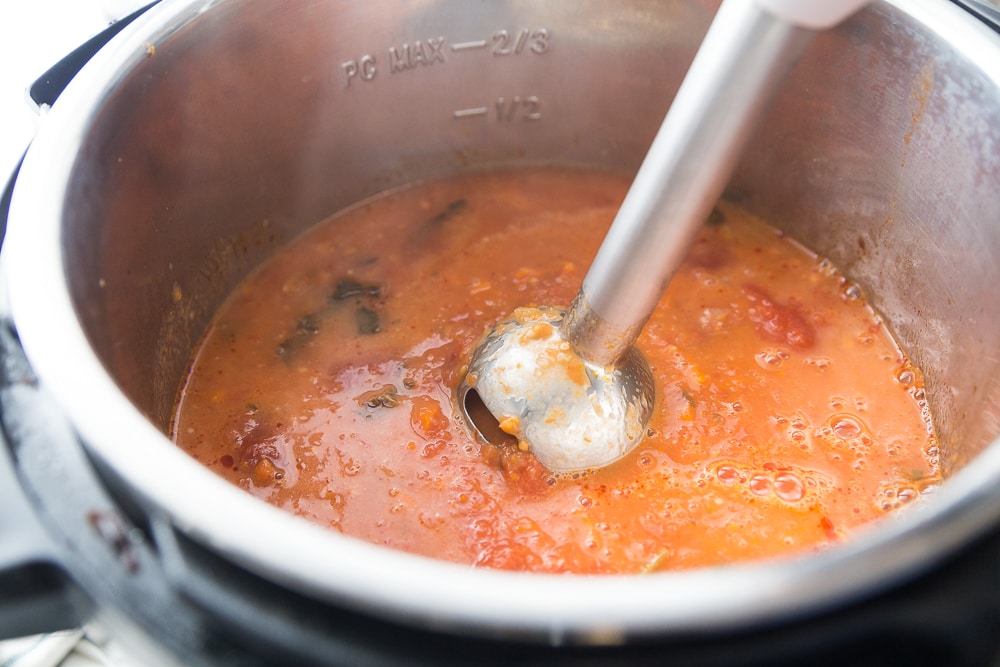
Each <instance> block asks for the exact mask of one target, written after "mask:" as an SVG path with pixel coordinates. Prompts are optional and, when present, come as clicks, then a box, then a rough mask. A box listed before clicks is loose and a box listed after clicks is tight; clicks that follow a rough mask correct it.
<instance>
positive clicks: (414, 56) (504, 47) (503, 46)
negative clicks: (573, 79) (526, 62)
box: [340, 28, 552, 88]
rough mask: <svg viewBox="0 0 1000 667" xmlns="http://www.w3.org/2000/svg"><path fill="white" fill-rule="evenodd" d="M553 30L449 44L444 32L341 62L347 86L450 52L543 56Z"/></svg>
mask: <svg viewBox="0 0 1000 667" xmlns="http://www.w3.org/2000/svg"><path fill="white" fill-rule="evenodd" d="M551 36H552V33H551V31H550V30H549V29H548V28H518V29H515V30H507V29H506V28H501V29H499V30H494V31H493V33H492V34H491V35H490V38H489V39H474V40H467V41H463V42H453V43H449V40H448V38H447V37H445V36H444V35H438V36H435V37H428V38H427V39H415V40H412V41H407V42H401V43H399V44H393V45H392V46H389V47H388V48H387V49H386V50H385V58H384V59H382V58H380V57H379V56H377V55H376V54H375V53H374V52H372V53H365V54H362V55H361V56H359V57H357V58H351V59H349V60H344V61H341V63H340V70H341V72H342V74H343V76H344V87H345V88H350V87H351V84H353V83H366V82H371V81H374V80H375V79H376V78H377V77H378V74H379V73H380V72H383V71H387V72H388V73H389V74H399V73H401V72H409V71H413V70H417V69H423V68H426V67H430V66H432V65H439V64H445V63H447V62H448V54H462V53H474V52H478V51H488V52H489V53H490V55H492V56H495V57H503V56H519V55H522V54H535V55H543V54H545V53H548V52H549V49H550V47H551V38H552V37H551Z"/></svg>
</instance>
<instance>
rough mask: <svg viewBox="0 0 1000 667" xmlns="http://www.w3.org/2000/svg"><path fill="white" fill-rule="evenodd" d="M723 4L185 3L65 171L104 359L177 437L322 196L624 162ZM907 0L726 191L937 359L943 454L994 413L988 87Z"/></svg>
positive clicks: (636, 152) (828, 65) (889, 9)
mask: <svg viewBox="0 0 1000 667" xmlns="http://www.w3.org/2000/svg"><path fill="white" fill-rule="evenodd" d="M709 5H711V3H704V2H694V1H680V0H676V1H663V0H657V1H645V0H630V1H628V2H619V3H615V4H614V5H613V6H612V5H609V4H607V3H603V2H596V1H586V2H574V3H565V2H554V1H553V2H550V1H544V0H535V1H533V2H514V1H509V2H465V1H463V2H458V1H452V2H445V1H429V0H419V1H418V0H413V1H409V2H405V3H399V2H396V1H395V0H393V1H391V2H390V1H388V0H383V1H370V2H363V3H362V2H354V3H332V2H326V3H296V4H291V5H289V4H280V5H278V4H275V3H271V2H265V1H263V0H247V1H245V2H238V3H237V2H222V3H218V4H216V5H215V6H212V7H210V8H209V9H207V10H205V11H201V12H194V11H192V12H191V13H190V15H183V16H181V17H179V18H178V19H177V21H176V24H175V25H170V26H168V27H167V28H164V29H163V30H162V31H161V33H160V34H158V35H157V39H156V40H155V41H151V42H150V43H148V44H146V45H145V49H144V51H143V52H141V53H137V54H135V55H134V57H133V58H132V60H131V61H130V66H129V67H127V68H122V69H120V71H119V73H118V74H115V76H116V77H118V79H116V80H115V81H114V82H113V83H114V85H113V86H112V87H110V88H109V90H108V92H107V95H106V97H105V99H104V101H103V104H102V105H101V106H100V108H99V109H97V110H96V111H95V113H94V115H93V118H92V119H91V124H90V126H89V129H88V131H87V132H86V134H85V136H84V137H83V138H82V145H81V146H80V149H79V151H78V155H77V158H76V162H75V164H74V166H73V169H72V172H71V177H70V181H69V183H68V190H67V192H66V198H65V202H64V210H63V223H62V224H63V227H62V243H63V246H64V249H65V252H66V257H65V262H66V270H67V280H68V282H69V285H70V290H71V296H72V300H73V304H74V307H75V309H76V312H77V315H78V317H79V319H80V321H81V322H82V325H83V328H84V330H85V332H86V334H87V336H88V338H89V340H90V342H91V344H92V345H93V347H94V349H95V351H96V353H97V355H98V356H99V358H100V360H101V362H102V363H103V365H104V366H105V367H106V369H107V370H108V372H109V373H110V374H111V375H112V376H113V378H114V379H115V381H116V382H117V384H118V385H119V386H120V387H121V388H122V390H123V391H124V392H125V393H126V394H127V396H128V397H129V398H130V399H131V401H132V402H133V403H134V405H135V406H136V407H137V408H138V409H139V410H141V411H142V412H143V413H145V414H146V415H147V416H148V417H149V419H150V420H152V421H153V422H154V423H155V424H156V425H157V426H158V427H159V428H161V429H162V430H164V431H166V429H167V428H168V426H169V422H170V418H171V409H172V406H173V404H174V401H175V398H176V395H177V391H178V387H179V386H180V384H181V382H182V380H183V377H184V374H185V371H186V370H187V366H188V363H189V359H190V356H191V354H192V351H193V349H194V346H195V345H196V344H197V342H198V341H199V338H200V337H201V336H202V334H203V332H204V330H205V327H206V325H207V323H208V321H209V319H210V317H211V316H212V314H213V312H214V311H215V310H216V308H217V307H218V306H219V304H220V303H221V301H222V299H223V298H224V297H225V296H226V295H227V293H229V291H230V290H231V289H232V288H233V286H234V285H235V284H236V283H237V282H238V281H239V280H240V279H241V278H243V277H244V276H245V275H246V274H247V272H248V271H250V270H251V269H253V268H254V267H255V266H256V265H258V264H259V263H260V262H261V261H262V260H264V259H265V258H267V257H268V256H269V255H270V254H271V253H273V252H274V251H275V250H276V249H277V248H279V247H280V246H282V244H284V243H285V242H287V241H289V240H290V239H292V238H293V237H295V236H296V235H297V234H299V233H300V232H302V231H304V230H305V229H307V228H309V227H310V226H311V225H313V224H315V223H317V222H319V221H321V220H323V219H325V218H327V217H328V216H330V215H331V214H332V213H334V212H336V211H338V210H341V209H343V208H345V207H348V206H350V205H352V204H354V203H356V202H359V201H362V200H365V199H366V198H370V197H372V196H374V195H376V194H378V193H380V192H384V191H386V190H389V189H392V188H396V187H399V186H402V185H405V184H409V183H414V182H418V181H421V180H428V179H433V178H436V177H440V176H446V175H450V174H456V173H460V172H466V171H470V170H483V169H488V168H492V167H496V166H504V167H511V166H517V165H535V164H566V165H587V166H594V167H600V168H606V169H611V170H626V171H631V170H635V169H636V168H637V167H638V164H639V162H640V161H641V159H642V157H643V155H644V153H645V151H646V149H647V147H648V145H649V143H650V142H651V140H652V137H653V134H654V132H655V130H656V128H657V127H658V125H659V123H660V121H661V120H662V117H663V115H664V114H665V112H666V110H667V108H668V106H669V104H670V101H671V99H672V97H673V95H674V93H675V92H676V89H677V87H678V85H679V83H680V81H681V78H682V77H683V75H684V73H685V71H686V69H687V66H688V65H689V64H690V61H691V59H692V58H693V55H694V52H695V50H696V48H697V46H698V43H699V42H700V39H701V37H702V36H703V34H704V32H705V30H706V29H707V26H708V24H709V22H710V20H711V17H712V14H713V11H714V6H709ZM901 6H903V3H898V6H897V4H892V3H886V2H876V3H875V4H873V5H872V6H870V7H868V8H867V9H865V10H864V11H862V12H861V13H860V14H858V15H856V16H855V17H853V18H851V19H850V20H849V21H848V22H847V23H845V24H844V25H842V26H840V27H839V28H837V29H836V30H834V31H832V32H829V33H824V34H821V35H819V36H818V37H817V38H816V39H815V41H814V42H813V43H812V45H811V46H810V48H809V50H808V51H807V53H806V55H805V56H804V58H803V60H802V61H801V63H800V64H799V65H798V66H797V68H796V69H795V70H794V72H793V74H792V76H791V78H790V80H789V81H788V83H787V86H786V88H785V89H784V91H783V92H782V94H781V95H780V97H779V99H778V100H777V102H776V104H775V105H774V107H773V109H772V110H771V112H770V113H769V115H768V117H767V120H766V122H765V125H764V127H763V128H762V130H761V131H760V132H759V133H758V134H757V136H756V137H755V139H754V140H753V142H752V144H751V146H750V149H749V150H748V152H747V154H746V156H745V158H744V159H743V161H742V162H741V165H740V167H739V168H738V171H737V174H736V175H735V177H734V178H733V180H732V182H731V183H730V185H729V187H728V189H727V193H726V197H727V198H729V199H731V200H733V201H735V202H737V203H738V204H739V205H740V206H742V207H744V208H745V209H747V210H748V211H750V212H751V213H755V214H758V215H760V216H762V217H763V218H764V219H766V220H768V221H769V222H771V223H772V224H774V225H776V226H778V227H779V228H781V229H783V230H785V231H786V232H787V233H788V234H789V235H790V236H791V237H793V238H794V239H796V240H798V241H799V242H801V243H802V244H804V245H805V246H807V247H809V248H811V249H812V250H813V251H815V252H817V253H819V254H820V255H822V256H825V257H828V258H829V259H831V260H832V261H833V262H834V263H835V264H836V265H837V266H838V267H840V268H841V269H842V270H843V271H844V273H845V274H846V275H848V276H849V277H850V278H852V279H853V280H856V281H858V282H859V283H861V284H862V285H864V286H865V287H866V288H867V291H868V293H869V295H870V297H871V299H872V301H873V303H874V305H875V306H876V308H877V309H878V310H879V311H880V312H881V313H882V314H883V315H884V317H885V320H886V321H887V322H888V323H889V326H890V328H891V330H892V331H893V332H894V334H895V335H896V337H897V339H898V340H899V341H900V343H901V344H902V345H903V346H904V348H905V349H906V350H907V352H908V353H909V355H910V356H911V358H912V360H913V361H914V362H915V363H916V364H917V365H918V366H920V367H921V368H922V369H923V371H924V373H925V380H926V388H927V398H928V400H929V403H930V405H931V407H932V409H933V411H934V413H935V417H936V423H937V428H938V435H939V439H940V448H941V453H940V456H941V465H942V470H943V472H944V473H945V474H946V475H949V474H952V473H954V472H955V471H956V470H958V469H960V468H961V467H962V466H964V465H965V464H966V463H968V462H969V461H971V460H972V459H973V458H974V457H975V456H976V455H977V454H978V453H979V452H980V451H982V450H983V449H984V448H985V447H987V446H988V445H989V444H990V443H991V442H992V441H993V439H994V437H995V436H996V433H997V414H996V409H995V407H994V406H996V405H998V404H1000V400H998V391H1000V387H998V381H997V378H998V377H1000V372H998V368H997V365H998V357H997V354H996V353H995V350H996V349H998V348H1000V328H998V327H996V326H995V323H996V322H997V321H998V315H1000V291H998V290H997V289H995V287H994V286H995V285H997V284H1000V261H998V260H1000V233H998V231H997V229H996V224H995V221H996V220H997V219H1000V198H998V197H997V196H996V193H997V192H998V191H1000V169H998V164H997V160H998V159H1000V157H998V156H1000V147H998V146H997V139H996V128H998V127H1000V91H998V81H997V80H996V79H995V77H996V75H997V72H996V71H991V70H987V69H986V67H987V65H986V64H983V63H980V62H977V61H976V60H975V56H976V54H975V53H973V52H971V51H967V50H966V43H965V40H963V39H962V35H961V33H960V31H958V30H957V29H955V28H954V27H953V26H954V25H955V22H954V21H952V22H948V23H945V24H941V25H943V26H944V27H943V28H941V27H940V26H938V27H935V26H936V24H933V23H932V22H931V21H928V20H927V19H928V17H929V16H933V15H934V12H936V11H944V12H946V13H949V12H957V10H956V9H955V8H954V7H950V6H947V5H946V3H943V2H942V3H939V4H938V5H935V4H934V3H933V2H927V3H920V4H918V5H916V9H918V10H919V13H918V14H907V13H905V12H904V11H903V10H902V9H900V7H901ZM949 15H950V14H949ZM969 29H972V30H980V29H981V28H979V27H976V26H974V25H973V24H972V23H971V22H970V24H969ZM990 66H993V67H995V66H994V65H990ZM566 233H567V234H572V230H570V229H567V232H566Z"/></svg>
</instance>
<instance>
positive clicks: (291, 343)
mask: <svg viewBox="0 0 1000 667" xmlns="http://www.w3.org/2000/svg"><path fill="white" fill-rule="evenodd" d="M319 325H320V321H319V318H318V316H317V315H306V316H305V317H303V318H302V319H300V320H299V321H298V322H297V323H296V324H295V331H294V332H293V333H292V335H291V336H289V337H288V338H286V339H285V340H283V341H282V342H281V344H280V345H279V346H278V349H277V352H278V356H284V355H286V354H288V353H290V352H294V351H295V350H298V349H299V348H301V347H304V346H305V345H306V344H307V343H308V342H309V341H310V340H312V338H313V336H315V335H316V334H318V333H319Z"/></svg>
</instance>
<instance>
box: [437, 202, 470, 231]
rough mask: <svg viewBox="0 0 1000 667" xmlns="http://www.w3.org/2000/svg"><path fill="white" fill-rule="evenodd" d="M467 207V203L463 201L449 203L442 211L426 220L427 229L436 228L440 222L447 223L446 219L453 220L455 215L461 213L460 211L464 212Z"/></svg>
mask: <svg viewBox="0 0 1000 667" xmlns="http://www.w3.org/2000/svg"><path fill="white" fill-rule="evenodd" d="M468 205H469V202H468V201H466V200H465V199H456V200H455V201H453V202H450V203H449V204H448V205H447V206H446V207H445V208H444V210H443V211H441V212H440V213H438V214H437V215H435V216H434V217H433V218H431V219H430V220H428V221H427V225H428V226H429V227H436V226H437V225H440V224H441V223H442V222H447V221H448V219H450V218H453V217H454V216H455V215H456V214H457V213H461V212H462V210H464V209H465V207H466V206H468Z"/></svg>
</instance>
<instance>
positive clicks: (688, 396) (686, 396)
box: [681, 389, 695, 408]
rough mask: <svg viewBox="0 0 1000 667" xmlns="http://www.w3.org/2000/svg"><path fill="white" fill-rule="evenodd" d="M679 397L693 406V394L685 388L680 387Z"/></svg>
mask: <svg viewBox="0 0 1000 667" xmlns="http://www.w3.org/2000/svg"><path fill="white" fill-rule="evenodd" d="M681 397H682V398H683V399H684V400H685V401H687V402H688V404H689V405H690V406H691V407H692V408H693V407H694V406H695V401H694V396H693V395H692V394H691V392H690V391H688V390H687V389H681Z"/></svg>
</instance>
